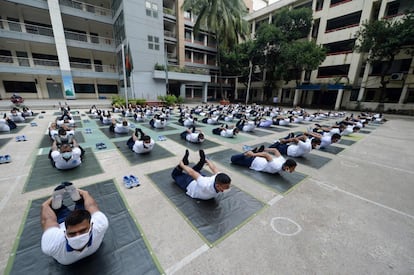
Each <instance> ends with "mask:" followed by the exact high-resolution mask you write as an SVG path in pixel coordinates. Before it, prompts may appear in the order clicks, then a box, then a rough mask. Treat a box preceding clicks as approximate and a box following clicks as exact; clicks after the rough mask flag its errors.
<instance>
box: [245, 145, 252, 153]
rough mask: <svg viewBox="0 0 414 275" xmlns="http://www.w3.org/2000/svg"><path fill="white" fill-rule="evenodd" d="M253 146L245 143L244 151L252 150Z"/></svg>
mask: <svg viewBox="0 0 414 275" xmlns="http://www.w3.org/2000/svg"><path fill="white" fill-rule="evenodd" d="M252 149H253V148H252V147H251V146H249V145H243V151H244V152H247V151H250V150H252Z"/></svg>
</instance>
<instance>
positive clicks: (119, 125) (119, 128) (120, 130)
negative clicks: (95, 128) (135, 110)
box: [114, 122, 129, 134]
mask: <svg viewBox="0 0 414 275" xmlns="http://www.w3.org/2000/svg"><path fill="white" fill-rule="evenodd" d="M114 132H115V133H117V134H128V132H129V122H128V125H127V126H124V125H122V123H117V124H116V125H115V128H114Z"/></svg>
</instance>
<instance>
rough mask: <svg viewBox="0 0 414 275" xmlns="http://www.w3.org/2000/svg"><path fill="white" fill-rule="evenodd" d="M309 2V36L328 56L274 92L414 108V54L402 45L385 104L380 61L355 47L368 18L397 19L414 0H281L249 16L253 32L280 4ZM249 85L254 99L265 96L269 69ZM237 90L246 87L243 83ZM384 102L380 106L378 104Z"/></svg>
mask: <svg viewBox="0 0 414 275" xmlns="http://www.w3.org/2000/svg"><path fill="white" fill-rule="evenodd" d="M284 7H288V8H293V9H295V8H302V7H308V8H311V9H312V11H313V27H312V30H311V32H310V34H309V37H308V39H313V40H314V41H315V42H316V43H317V44H319V45H323V46H324V47H325V48H326V49H327V57H326V59H325V60H324V61H323V63H322V64H321V65H320V66H319V68H318V69H317V70H314V71H312V72H304V73H303V75H302V79H301V83H302V85H300V86H299V87H297V86H296V83H295V81H291V82H289V83H284V82H282V81H281V82H280V83H279V89H278V90H277V91H272V92H273V94H272V95H273V97H277V98H278V100H279V102H281V103H282V104H286V105H300V106H313V107H327V108H332V109H333V108H335V109H339V108H344V109H355V108H362V109H371V110H376V109H383V110H411V111H412V110H414V75H413V67H414V63H413V58H412V56H408V55H406V54H405V53H404V52H403V51H401V53H400V54H399V55H398V56H397V57H396V60H395V61H394V63H393V65H392V68H391V70H390V71H389V75H388V80H389V83H388V85H387V93H386V96H385V102H383V104H380V93H381V92H380V87H381V84H380V76H379V72H380V70H381V67H380V66H376V67H372V66H370V64H369V63H367V61H366V60H367V54H361V53H358V52H356V51H354V44H355V34H356V32H357V31H358V30H359V29H360V27H361V25H362V24H363V23H364V22H368V21H372V20H381V19H386V20H398V19H399V18H400V17H401V16H402V14H403V12H404V11H407V10H411V11H413V10H414V2H413V1H408V0H407V1H404V0H369V1H366V0H280V1H278V2H275V3H273V4H271V5H268V6H267V7H265V8H263V9H260V10H257V11H255V12H253V13H250V14H248V15H247V16H246V19H247V20H248V21H249V22H250V24H251V29H252V33H253V34H254V32H255V30H256V29H257V27H258V25H260V24H264V23H265V24H269V23H271V22H272V15H273V14H274V13H275V12H276V11H277V10H279V9H281V8H284ZM255 74H256V78H254V79H257V78H259V79H261V80H260V81H254V82H252V84H251V89H250V91H249V94H250V96H251V97H252V100H253V101H262V100H263V97H264V91H263V86H264V85H263V83H264V80H265V75H266V74H265V73H263V72H255ZM237 87H238V89H237V93H236V97H237V96H238V97H239V99H240V97H241V98H243V96H244V95H245V94H246V91H247V88H246V86H245V85H243V84H241V83H238V85H237ZM379 107H380V108H379Z"/></svg>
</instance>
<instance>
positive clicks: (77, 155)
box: [49, 138, 83, 170]
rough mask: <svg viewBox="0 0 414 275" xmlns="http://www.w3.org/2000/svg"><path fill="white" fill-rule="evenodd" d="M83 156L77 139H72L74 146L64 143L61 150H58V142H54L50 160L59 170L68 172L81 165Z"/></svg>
mask: <svg viewBox="0 0 414 275" xmlns="http://www.w3.org/2000/svg"><path fill="white" fill-rule="evenodd" d="M82 156H83V150H82V148H81V147H80V146H79V144H78V143H77V141H76V139H75V138H72V145H70V144H68V143H63V144H62V145H61V146H60V148H58V145H57V142H56V140H55V141H53V144H52V149H51V150H50V155H49V158H50V159H51V160H52V165H53V166H54V167H56V168H57V169H59V170H67V169H72V168H75V167H78V166H79V165H81V163H82Z"/></svg>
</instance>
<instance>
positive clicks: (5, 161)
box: [0, 155, 11, 164]
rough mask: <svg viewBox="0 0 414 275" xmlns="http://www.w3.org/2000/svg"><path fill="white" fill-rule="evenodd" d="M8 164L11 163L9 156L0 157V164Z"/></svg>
mask: <svg viewBox="0 0 414 275" xmlns="http://www.w3.org/2000/svg"><path fill="white" fill-rule="evenodd" d="M9 162H11V156H10V155H4V156H0V164H2V163H9Z"/></svg>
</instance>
